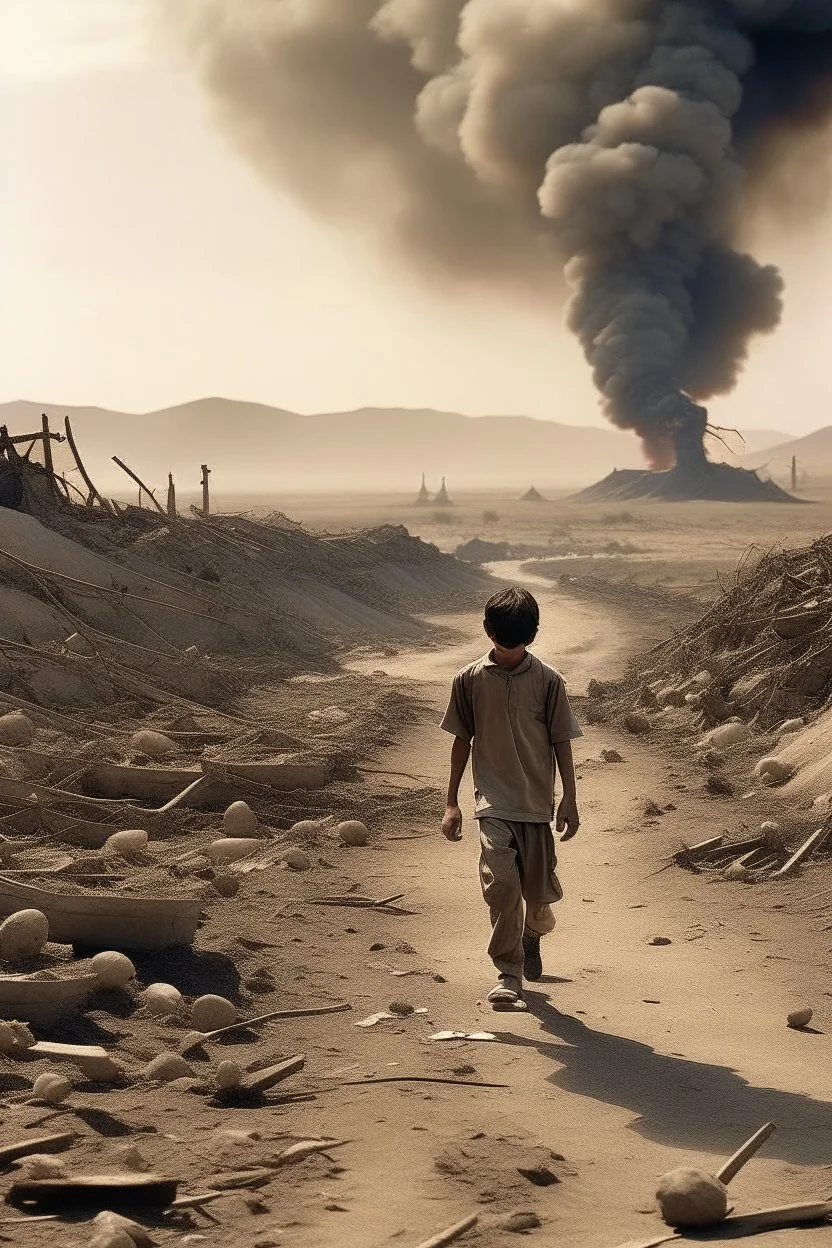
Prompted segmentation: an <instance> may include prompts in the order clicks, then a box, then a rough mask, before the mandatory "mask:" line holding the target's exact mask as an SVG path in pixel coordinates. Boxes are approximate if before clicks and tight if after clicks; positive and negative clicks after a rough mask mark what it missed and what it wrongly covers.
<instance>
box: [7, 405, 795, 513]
mask: <svg viewBox="0 0 832 1248" xmlns="http://www.w3.org/2000/svg"><path fill="white" fill-rule="evenodd" d="M41 412H47V413H48V414H49V417H50V420H51V422H52V427H53V428H54V429H61V428H62V427H63V417H64V415H65V414H68V415H69V418H70V420H71V422H72V427H73V431H74V433H75V437H76V441H77V442H78V444H79V449H80V451H81V454H82V455H83V457H84V460H85V462H86V464H87V468H88V469H89V471H90V473H91V475H92V477H93V479H94V480H95V481H96V483H97V484H98V485H99V486H100V488H101V489H103V490H107V491H110V492H113V491H116V490H117V491H118V494H119V495H122V494H123V493H124V491H125V486H126V487H127V489H128V490H131V489H132V487H130V486H129V483H127V482H126V478H125V477H124V476H123V474H122V473H121V472H120V471H119V469H117V468H116V467H115V465H114V464H113V463H112V462H111V456H113V455H118V456H119V457H120V458H121V459H123V460H125V461H126V463H128V464H129V465H130V467H131V468H133V469H134V471H135V472H137V473H138V474H139V476H140V477H142V478H143V479H144V480H146V481H147V483H148V484H149V485H150V486H151V487H153V488H157V487H158V488H159V489H160V491H163V489H164V486H165V484H166V482H167V473H168V472H169V471H172V472H173V474H174V478H175V480H176V483H177V486H178V488H180V489H181V490H183V491H191V490H194V491H195V490H196V489H197V488H198V485H199V477H200V464H202V463H207V464H209V465H210V467H211V469H212V477H211V483H212V486H213V488H214V490H215V491H217V492H218V493H223V492H227V491H229V490H234V491H236V492H247V491H249V492H251V493H264V492H269V491H271V490H272V489H275V490H280V491H283V492H289V491H298V492H300V491H305V490H312V489H314V490H375V491H380V490H394V491H399V490H412V491H413V493H414V495H415V492H416V490H417V488H418V485H419V482H420V480H421V474H422V472H424V473H426V475H427V480H428V486H429V488H431V489H436V488H438V486H439V482H440V478H441V477H442V476H447V478H448V486H449V489H450V490H454V489H457V490H460V489H475V488H480V487H489V486H503V487H505V488H511V489H518V488H520V487H523V488H528V486H529V485H530V484H532V483H533V484H534V485H536V486H538V487H539V488H540V489H545V488H547V487H549V488H552V487H558V486H560V487H570V488H571V487H577V486H581V485H586V484H588V483H590V482H592V481H594V480H596V479H597V478H599V477H602V476H605V475H606V474H607V473H608V472H610V471H611V470H612V469H613V468H636V467H640V466H642V462H643V461H642V457H641V452H640V448H639V442H638V439H637V438H635V437H634V436H632V435H629V434H624V433H619V432H617V431H616V430H615V429H612V428H609V429H606V428H595V427H588V426H580V425H567V424H559V423H556V422H554V421H546V420H532V419H530V418H529V417H525V416H481V417H470V416H461V415H459V413H456V412H437V411H431V410H426V411H419V410H409V409H404V408H389V409H388V408H362V409H360V410H359V411H354V412H329V413H326V414H323V415H316V416H301V415H298V414H297V413H296V412H289V411H284V410H282V409H281V408H275V407H268V406H265V405H264V404H260V403H243V402H238V401H236V400H232V399H221V398H210V399H197V400H196V401H194V402H192V403H185V404H182V405H181V406H179V407H170V408H164V409H162V410H160V411H155V412H145V413H142V414H136V413H128V412H116V411H108V410H106V409H104V408H99V407H74V408H73V407H63V406H61V405H58V404H52V403H31V402H27V401H18V402H14V403H5V404H0V423H4V424H6V425H8V426H9V429H10V430H11V431H12V432H23V433H27V432H29V430H30V429H32V430H34V429H37V428H39V426H40V416H41ZM745 437H746V443H747V447H748V449H749V450H750V451H752V452H754V451H757V450H760V449H763V448H764V447H768V446H772V445H776V444H779V443H782V442H783V441H784V440H785V437H786V435H785V434H782V433H776V432H770V433H769V432H765V431H760V432H752V433H747V434H745ZM734 442H736V443H737V447H738V448H740V446H741V444H740V443H739V442H738V441H737V440H736V439H734ZM713 454H714V457H715V458H723V457H726V456H725V452H724V451H723V448H721V447H720V445H719V444H718V443H714V444H713ZM730 458H731V459H732V460H734V461H736V455H734V456H730ZM160 497H161V495H160Z"/></svg>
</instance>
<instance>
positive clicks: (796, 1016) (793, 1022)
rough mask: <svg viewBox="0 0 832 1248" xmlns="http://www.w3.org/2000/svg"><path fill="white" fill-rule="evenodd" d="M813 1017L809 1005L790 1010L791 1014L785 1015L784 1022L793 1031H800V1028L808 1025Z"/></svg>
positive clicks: (812, 1011)
mask: <svg viewBox="0 0 832 1248" xmlns="http://www.w3.org/2000/svg"><path fill="white" fill-rule="evenodd" d="M813 1017H814V1010H812V1009H810V1008H809V1006H806V1008H805V1009H802V1010H792V1012H791V1014H789V1016H788V1017H787V1019H786V1022H787V1023H788V1025H789V1027H791V1028H793V1029H794V1030H795V1031H800V1030H801V1028H803V1027H808V1026H809V1024H810V1023H811V1021H812V1018H813Z"/></svg>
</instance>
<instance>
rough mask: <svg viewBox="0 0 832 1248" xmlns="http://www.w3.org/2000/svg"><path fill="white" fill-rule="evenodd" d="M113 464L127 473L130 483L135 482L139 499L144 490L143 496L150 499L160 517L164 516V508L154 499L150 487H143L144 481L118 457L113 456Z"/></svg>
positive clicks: (154, 496)
mask: <svg viewBox="0 0 832 1248" xmlns="http://www.w3.org/2000/svg"><path fill="white" fill-rule="evenodd" d="M113 463H114V464H118V466H119V468H120V469H121V470H122V472H126V473H127V475H128V477H129V478H130V479H131V481H135V482H136V485H137V486H138V487H139V491H140V492H139V498H141V491H142V490H144V492H145V494H147V496H148V498H149V499H150V501H151V502H152V503H153V506H154V507H155V508H156V510H157V511H158V512H159V513H160V514H161V515H164V514H165V509H164V507H163V506H162V504H161V503H160V502H159V501H158V499H157V498H156V495H155V494H154V493H153V491H152V490H151V489H150V487H149V486H147V485H145V483H144V481H142V479H141V478H140V477H137V476H136V474H135V472H133V470H132V468H128V467H127V465H126V464H125V463H124V461H123V460H121V459H119V457H118V455H114V456H113Z"/></svg>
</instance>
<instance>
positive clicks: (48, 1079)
mask: <svg viewBox="0 0 832 1248" xmlns="http://www.w3.org/2000/svg"><path fill="white" fill-rule="evenodd" d="M71 1091H72V1084H71V1083H70V1082H69V1080H68V1079H64V1077H63V1075H57V1074H55V1073H54V1071H46V1072H45V1073H44V1074H42V1075H38V1077H37V1079H36V1080H35V1082H34V1086H33V1088H32V1095H33V1096H34V1097H36V1098H37V1100H39V1101H45V1102H46V1104H47V1105H60V1103H61V1101H65V1100H66V1098H67V1097H68V1096H69V1094H70V1092H71Z"/></svg>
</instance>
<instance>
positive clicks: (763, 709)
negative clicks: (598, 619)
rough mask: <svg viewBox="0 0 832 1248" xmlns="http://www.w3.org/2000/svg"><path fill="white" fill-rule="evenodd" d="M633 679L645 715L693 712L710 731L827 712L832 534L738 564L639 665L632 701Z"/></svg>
mask: <svg viewBox="0 0 832 1248" xmlns="http://www.w3.org/2000/svg"><path fill="white" fill-rule="evenodd" d="M632 680H635V681H637V682H638V685H639V686H640V687H641V701H642V703H643V704H644V706H645V709H646V711H647V713H648V715H649V714H650V711H651V710H653V711H657V710H659V709H660V708H662V707H668V706H680V707H685V706H687V707H689V708H690V710H691V712H692V713H693V714H694V715H695V716H697V717H698V718H699V719H700V721H701V726H702V727H703V728H706V729H707V728H712V727H714V726H715V725H716V724H719V723H721V722H724V721H725V720H727V719H729V718H730V717H734V716H738V717H740V718H742V719H744V720H751V719H754V720H755V721H756V724H757V725H758V726H759V727H761V728H770V727H773V726H775V725H777V724H779V723H781V722H782V721H783V720H785V719H790V718H794V717H797V716H804V715H806V714H807V713H808V712H810V711H814V710H817V709H818V708H820V707H822V706H823V705H824V704H825V703H826V702H827V700H828V699H829V696H830V693H832V537H823V538H820V539H819V540H818V541H816V542H813V543H812V545H811V546H803V547H801V548H799V549H797V550H789V551H775V552H772V553H770V554H767V555H764V556H763V558H761V559H760V560H759V561H757V562H756V563H750V562H747V563H745V564H741V565H740V567H739V569H738V572H737V577H736V582H735V584H734V586H733V588H731V589H729V590H728V591H727V592H726V593H725V594H723V596H722V597H721V598H720V599H719V600H718V601H717V602H716V603H715V604H714V605H713V606H712V607H711V608H710V610H708V611H707V612H706V613H705V615H704V616H702V618H701V619H699V620H697V622H696V623H695V624H691V625H690V626H689V627H688V628H686V629H684V630H683V631H682V632H679V633H676V634H675V636H673V637H672V638H671V639H670V640H669V641H667V642H665V643H664V645H662V646H660V647H658V648H657V649H655V650H652V651H651V652H650V653H649V654H648V655H646V656H645V657H644V659H643V660H642V661H641V662H640V663H637V664H636V665H635V667H634V670H633V672H632V674H631V677H630V678H629V679H628V680H627V682H626V683H627V685H628V686H629V688H630V692H629V695H628V698H627V701H628V705H632V696H631V694H632V684H631V682H632ZM598 692H600V693H601V694H602V695H603V694H606V693H611V692H612V691H611V690H609V691H608V690H605V689H600V690H598ZM613 696H615V695H613Z"/></svg>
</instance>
